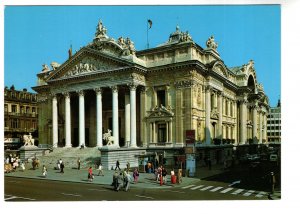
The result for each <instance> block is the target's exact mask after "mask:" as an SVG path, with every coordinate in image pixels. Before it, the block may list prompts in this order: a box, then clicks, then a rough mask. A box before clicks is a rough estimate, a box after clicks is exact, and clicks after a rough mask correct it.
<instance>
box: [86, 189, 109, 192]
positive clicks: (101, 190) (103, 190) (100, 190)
mask: <svg viewBox="0 0 300 214" xmlns="http://www.w3.org/2000/svg"><path fill="white" fill-rule="evenodd" d="M88 190H91V191H98V192H107V190H105V189H88Z"/></svg>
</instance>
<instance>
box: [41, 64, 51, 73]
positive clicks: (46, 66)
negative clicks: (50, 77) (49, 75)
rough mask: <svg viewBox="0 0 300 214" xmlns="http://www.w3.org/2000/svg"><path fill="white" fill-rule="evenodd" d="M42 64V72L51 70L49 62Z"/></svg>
mask: <svg viewBox="0 0 300 214" xmlns="http://www.w3.org/2000/svg"><path fill="white" fill-rule="evenodd" d="M42 66H43V69H42V71H41V72H47V71H50V69H49V67H48V65H47V64H43V65H42Z"/></svg>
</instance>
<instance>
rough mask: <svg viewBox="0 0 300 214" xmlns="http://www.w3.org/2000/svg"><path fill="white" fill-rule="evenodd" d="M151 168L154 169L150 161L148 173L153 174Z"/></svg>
mask: <svg viewBox="0 0 300 214" xmlns="http://www.w3.org/2000/svg"><path fill="white" fill-rule="evenodd" d="M151 168H152V164H151V162H150V161H149V162H148V163H147V169H148V173H151Z"/></svg>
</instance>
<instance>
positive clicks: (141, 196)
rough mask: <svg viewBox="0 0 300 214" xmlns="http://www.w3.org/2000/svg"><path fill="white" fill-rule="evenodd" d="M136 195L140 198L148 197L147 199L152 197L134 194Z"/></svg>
mask: <svg viewBox="0 0 300 214" xmlns="http://www.w3.org/2000/svg"><path fill="white" fill-rule="evenodd" d="M135 196H136V197H140V198H148V199H154V198H152V197H147V196H143V195H135Z"/></svg>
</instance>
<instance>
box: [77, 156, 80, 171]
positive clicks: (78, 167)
mask: <svg viewBox="0 0 300 214" xmlns="http://www.w3.org/2000/svg"><path fill="white" fill-rule="evenodd" d="M77 169H78V170H80V158H78V160H77Z"/></svg>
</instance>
